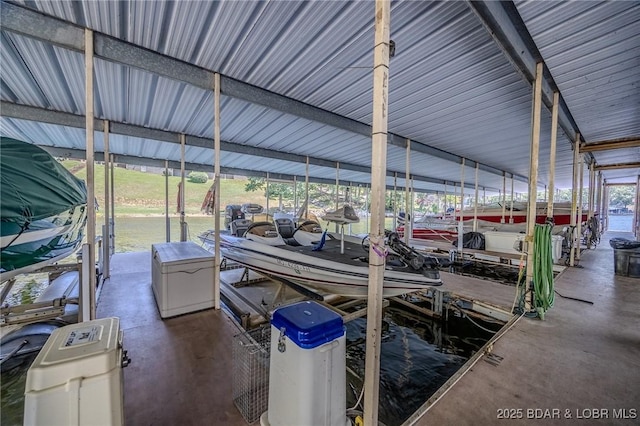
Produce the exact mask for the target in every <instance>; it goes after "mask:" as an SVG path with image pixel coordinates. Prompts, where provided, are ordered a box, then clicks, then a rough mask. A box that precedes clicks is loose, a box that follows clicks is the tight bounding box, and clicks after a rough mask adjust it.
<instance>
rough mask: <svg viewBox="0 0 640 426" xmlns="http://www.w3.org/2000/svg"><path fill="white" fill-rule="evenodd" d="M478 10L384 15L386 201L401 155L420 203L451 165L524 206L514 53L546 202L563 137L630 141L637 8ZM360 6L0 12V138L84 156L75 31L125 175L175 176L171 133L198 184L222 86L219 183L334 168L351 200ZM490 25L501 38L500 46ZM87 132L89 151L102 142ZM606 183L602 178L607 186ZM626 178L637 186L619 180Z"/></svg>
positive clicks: (402, 9)
mask: <svg viewBox="0 0 640 426" xmlns="http://www.w3.org/2000/svg"><path fill="white" fill-rule="evenodd" d="M493 3H494V2H473V3H467V2H414V1H394V2H392V11H391V38H392V39H393V40H394V41H395V44H396V54H395V56H394V57H393V58H391V64H390V83H389V84H390V86H389V131H390V132H391V133H392V134H391V135H390V144H389V145H388V153H387V169H388V171H389V172H388V177H387V184H388V185H393V180H394V179H393V176H395V175H396V174H397V176H398V179H396V182H402V183H401V184H400V183H398V184H399V185H404V173H405V159H406V152H405V149H404V146H405V143H406V139H407V138H408V139H411V148H412V154H411V164H410V173H411V174H412V175H413V176H414V185H415V188H416V189H417V190H424V191H442V190H443V189H444V187H445V185H446V186H447V187H448V190H449V191H451V190H452V186H453V184H454V182H457V184H458V185H459V183H460V181H461V180H462V176H461V165H460V162H461V159H462V158H465V159H466V160H465V163H466V166H465V167H464V170H465V171H464V182H465V186H466V187H467V192H469V191H472V188H473V186H474V184H475V182H474V181H475V166H476V162H477V163H479V167H480V170H479V173H478V175H479V179H478V180H479V182H480V188H481V189H482V188H485V187H486V188H487V189H488V190H491V191H495V190H498V189H501V188H502V182H503V174H506V176H507V189H508V190H509V187H510V180H511V176H512V175H516V179H515V188H516V191H518V192H526V190H527V185H526V183H525V182H524V181H525V180H526V177H527V176H528V173H529V144H530V132H531V130H530V127H531V124H530V123H531V104H532V95H531V83H530V81H531V77H530V75H528V71H529V70H528V69H527V62H526V60H525V59H522V58H519V57H517V55H514V54H510V50H509V46H510V45H512V46H518V43H521V44H524V45H526V46H527V47H528V49H529V50H530V51H531V55H532V56H535V55H540V56H541V57H542V59H544V61H545V64H546V67H547V71H548V73H549V75H550V76H551V78H550V79H549V81H550V83H547V84H549V85H550V87H552V88H553V87H554V85H557V87H558V88H559V90H560V92H561V95H562V99H563V109H562V111H561V125H562V128H561V129H560V130H559V132H558V148H557V166H556V167H557V171H556V183H557V185H558V186H560V187H570V185H571V162H572V142H571V141H572V140H574V139H575V134H573V132H574V131H575V130H579V131H580V132H581V134H582V136H583V141H585V142H586V144H587V145H588V144H589V143H590V142H595V141H601V140H608V139H619V138H637V137H638V135H640V113H639V108H640V107H639V101H638V99H640V96H639V95H640V85H639V80H640V71H639V70H640V66H638V65H640V64H639V63H638V61H639V59H638V58H639V57H640V55H638V53H639V52H638V49H639V45H640V42H639V41H640V25H638V24H640V7H639V3H637V2H588V3H584V4H582V3H580V2H578V3H576V2H571V3H565V2H519V1H518V2H516V3H515V4H514V3H510V2H500V3H496V4H493ZM373 5H374V3H373V2H359V1H355V2H308V1H223V2H206V1H190V2H146V1H119V2H108V1H83V2H60V1H38V2H31V1H18V2H12V3H6V2H2V21H1V22H2V32H1V37H2V38H1V42H2V43H1V50H0V59H1V60H2V64H3V65H2V76H1V80H2V81H1V83H2V86H1V91H0V95H1V99H2V102H3V103H2V117H1V118H0V132H2V134H6V135H10V136H13V137H16V138H19V139H26V140H28V141H30V142H33V143H38V144H43V145H49V146H52V147H56V148H59V149H60V150H65V149H67V150H68V151H69V152H72V153H74V155H80V154H81V150H82V149H84V131H83V126H84V119H82V120H77V119H76V116H80V115H81V114H83V113H84V109H85V108H84V102H85V100H84V58H83V54H82V49H83V40H82V38H81V33H80V32H78V30H80V29H81V28H79V27H84V26H87V27H89V28H91V29H94V30H95V31H96V42H95V44H96V60H95V95H96V96H95V114H96V117H97V118H99V119H101V120H102V119H106V120H109V121H110V122H111V132H112V134H111V139H110V140H111V143H110V148H111V151H112V152H113V153H115V154H116V155H117V156H120V157H119V158H120V159H121V160H122V161H130V162H136V161H140V162H143V161H150V160H149V159H155V160H157V161H156V162H157V163H160V162H162V163H163V162H164V160H168V161H170V162H173V163H175V162H177V161H179V159H180V147H179V145H178V144H177V143H178V140H177V135H178V134H180V133H185V134H187V150H186V161H187V162H188V163H189V167H191V168H193V169H211V168H212V164H213V151H212V149H211V148H212V145H213V143H212V141H211V139H212V138H213V92H212V90H210V89H211V88H212V87H213V86H212V81H211V75H212V74H211V72H212V71H216V72H219V73H221V74H222V77H223V80H222V84H221V90H222V94H223V96H222V101H221V123H220V124H221V138H222V140H223V141H224V144H223V149H222V153H221V162H222V166H223V167H224V168H225V170H230V171H234V170H235V171H240V170H244V171H245V173H247V174H264V173H266V172H270V173H271V174H272V175H275V174H279V175H282V176H283V177H286V176H294V175H295V176H298V177H301V176H304V173H305V168H306V165H305V158H306V156H309V157H310V158H311V160H310V162H311V166H310V174H311V176H312V178H313V179H317V180H326V181H329V180H333V181H335V177H336V171H335V167H336V164H339V168H340V170H339V172H338V173H339V178H340V179H341V180H342V181H345V182H354V183H355V184H366V183H368V182H369V176H368V167H369V165H370V163H371V137H370V123H371V111H372V107H371V102H372V92H371V90H372V70H371V68H372V64H373V53H372V52H373V49H372V48H373V14H374V10H373V9H374V8H373ZM32 8H35V9H32ZM502 8H504V11H506V12H505V13H506V15H505V16H508V17H509V19H508V20H507V21H505V20H504V18H501V16H502V15H501V14H500V13H501V11H502ZM33 10H37V11H38V12H41V13H43V14H44V15H39V14H34V13H33ZM514 11H516V12H515V13H514ZM49 16H53V17H56V18H59V19H61V20H62V21H58V20H55V19H53V18H50V17H49ZM512 24H513V25H514V28H516V30H515V32H511V33H510V32H509V28H507V27H509V26H510V25H512ZM517 24H520V27H518V25H517ZM76 25H77V26H79V27H76ZM496 26H497V28H498V29H504V36H502V38H500V37H497V36H496V34H497V33H500V32H501V31H493V30H492V29H495V27H496ZM488 29H489V31H488ZM505 46H506V47H505ZM138 47H142V48H144V49H142V50H141V49H138ZM512 50H515V49H512ZM154 52H156V53H154ZM158 54H159V55H158ZM161 55H162V56H161ZM172 58H173V59H172ZM23 107H32V108H23ZM52 112H59V113H63V114H53V113H52ZM550 122H551V119H550V113H549V111H548V109H547V108H543V114H542V135H541V151H540V170H539V183H540V186H541V187H542V185H544V183H545V182H546V181H547V176H548V170H549V166H548V159H549V140H550V126H551V124H550ZM96 130H97V133H96V151H97V152H100V151H101V150H102V142H101V140H102V134H101V133H100V130H102V128H98V127H97V128H96ZM566 131H569V132H570V134H569V136H567V135H566V134H565V132H566ZM118 132H120V133H118ZM74 150H77V151H74ZM624 151H628V152H626V154H625V153H624ZM629 151H630V152H629ZM590 155H592V156H593V157H594V158H595V160H596V163H597V164H610V163H608V162H610V161H611V162H616V163H621V162H630V161H640V158H637V157H638V156H640V152H639V151H638V148H629V149H627V150H616V151H607V152H606V153H605V152H593V153H591V154H590ZM611 156H613V157H611ZM136 159H139V160H136ZM622 160H624V161H622ZM614 173H618V174H619V172H618V171H614V170H606V171H603V174H604V175H605V177H607V176H613V174H614ZM634 173H635V175H637V174H638V173H640V169H639V170H631V171H628V170H627V174H630V175H633V174H634ZM633 181H635V179H633ZM587 182H588V181H587Z"/></svg>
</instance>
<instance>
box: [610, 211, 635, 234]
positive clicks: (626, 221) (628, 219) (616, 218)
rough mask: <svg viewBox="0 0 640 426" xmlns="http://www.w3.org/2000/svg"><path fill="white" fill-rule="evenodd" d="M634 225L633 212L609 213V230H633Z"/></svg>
mask: <svg viewBox="0 0 640 426" xmlns="http://www.w3.org/2000/svg"><path fill="white" fill-rule="evenodd" d="M632 227H633V215H632V214H619V215H609V231H625V232H631V231H632Z"/></svg>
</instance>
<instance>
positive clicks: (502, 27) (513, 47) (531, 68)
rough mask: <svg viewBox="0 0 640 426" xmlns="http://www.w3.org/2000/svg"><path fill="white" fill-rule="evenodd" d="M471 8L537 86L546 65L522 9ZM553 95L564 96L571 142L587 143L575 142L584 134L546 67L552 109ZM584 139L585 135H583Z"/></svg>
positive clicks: (490, 4) (483, 4) (489, 4)
mask: <svg viewBox="0 0 640 426" xmlns="http://www.w3.org/2000/svg"><path fill="white" fill-rule="evenodd" d="M467 5H468V6H469V8H470V9H471V10H472V11H473V13H474V14H475V15H476V16H477V17H478V19H479V20H480V22H481V23H482V25H483V26H484V27H485V29H486V30H487V31H488V32H489V35H490V36H491V37H492V38H493V39H494V41H495V42H496V44H497V45H498V46H499V47H500V49H501V50H502V51H503V52H504V54H505V56H506V57H507V59H508V60H509V61H510V62H511V63H512V64H513V66H514V67H515V69H516V71H518V72H519V73H520V74H521V75H522V77H523V78H524V79H525V80H526V81H527V82H529V83H530V84H532V85H533V82H534V80H535V74H536V64H537V63H538V62H543V64H544V59H543V58H542V56H541V55H540V52H539V51H538V48H537V46H536V44H535V42H534V41H533V38H532V37H531V34H529V31H528V30H527V28H526V25H525V24H524V22H523V21H522V18H521V17H520V14H519V13H518V10H517V9H516V7H515V5H514V4H513V2H512V1H499V2H498V1H490V0H481V1H471V0H467ZM553 92H558V93H559V95H560V96H559V97H560V102H559V109H558V124H559V126H560V127H561V128H562V130H563V132H564V134H565V135H566V137H567V139H569V141H571V142H572V144H573V146H574V147H575V144H576V143H577V144H578V146H579V145H580V144H581V142H584V140H577V141H576V140H575V135H576V134H580V135H582V132H580V130H579V129H578V125H577V123H576V121H575V119H574V118H573V116H572V115H571V112H570V111H569V107H568V106H567V104H566V102H565V101H564V99H563V97H562V93H561V92H560V89H558V86H557V85H556V83H555V81H554V80H553V77H552V76H551V72H550V71H549V69H548V68H547V66H546V64H544V78H543V79H542V101H543V103H544V104H545V105H546V107H547V108H548V109H549V110H551V108H552V107H553ZM580 138H581V139H582V136H580ZM594 161H595V159H594V157H593V156H592V155H591V154H590V155H589V162H594Z"/></svg>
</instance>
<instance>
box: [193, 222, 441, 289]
mask: <svg viewBox="0 0 640 426" xmlns="http://www.w3.org/2000/svg"><path fill="white" fill-rule="evenodd" d="M212 237H213V234H212V233H204V234H202V235H201V236H200V238H201V240H202V241H203V242H204V243H205V244H206V245H209V247H210V246H211V244H212V242H213V238H212ZM387 240H388V243H389V247H388V248H387V249H386V250H385V249H380V250H379V252H380V255H381V256H384V257H385V273H384V290H383V295H384V297H390V296H397V295H400V294H405V293H409V292H412V291H416V290H421V289H425V288H427V287H429V286H439V285H442V280H441V278H440V272H439V270H438V265H439V261H438V259H436V258H432V257H428V256H423V255H421V254H419V253H418V252H416V251H415V250H413V249H412V248H410V247H408V246H406V245H404V244H403V243H402V242H401V241H400V240H399V239H398V238H397V234H395V233H390V234H389V236H388V239H387ZM367 242H368V239H366V238H365V239H364V240H362V239H360V238H356V237H351V236H344V239H343V238H341V236H340V235H338V234H334V233H328V232H326V231H324V232H323V231H322V228H321V227H320V225H319V224H318V223H317V222H314V221H305V222H303V223H302V224H301V225H300V226H298V227H297V228H296V229H295V231H294V232H293V235H292V236H291V237H289V238H283V236H282V235H281V234H280V233H279V232H278V229H277V228H276V226H275V225H274V224H272V223H269V222H259V223H254V224H252V225H251V226H250V227H249V228H248V229H247V231H246V233H245V234H244V237H238V236H234V235H231V234H227V233H223V234H221V235H220V245H221V247H220V250H221V252H222V255H223V256H224V257H225V258H227V259H229V260H232V261H234V262H237V263H239V264H241V265H243V266H246V267H248V268H250V269H253V270H255V271H257V272H260V273H263V274H265V275H269V276H274V277H276V278H278V277H279V278H284V279H286V280H290V281H293V282H294V283H297V284H302V285H303V286H308V287H311V288H314V289H318V290H321V291H326V292H327V293H332V294H339V295H343V296H348V297H356V298H362V297H366V296H367V292H368V285H369V260H368V257H367V256H368V254H369V248H368V244H367Z"/></svg>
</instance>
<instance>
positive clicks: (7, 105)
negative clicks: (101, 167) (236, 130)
mask: <svg viewBox="0 0 640 426" xmlns="http://www.w3.org/2000/svg"><path fill="white" fill-rule="evenodd" d="M0 110H2V115H3V116H4V117H8V118H16V119H20V120H29V121H35V122H39V123H47V124H54V125H62V126H67V127H74V128H77V129H84V128H85V121H84V116H81V115H75V114H71V113H66V112H59V111H50V110H48V109H44V108H38V107H32V106H27V105H20V104H15V103H12V102H6V101H0ZM109 126H110V128H109V131H110V133H111V134H115V135H124V136H131V137H135V138H140V139H152V140H157V141H161V142H169V143H175V144H179V143H180V135H179V133H175V132H169V131H166V130H159V129H152V128H148V127H142V126H136V125H133V124H128V123H121V122H116V121H110V122H109ZM94 127H95V130H96V131H98V132H102V131H103V130H104V121H103V120H99V119H95V120H94ZM186 144H187V146H195V147H199V148H206V149H211V150H213V139H207V138H202V137H198V136H192V135H187V138H186ZM220 148H221V150H222V151H225V152H233V153H238V154H245V155H252V156H256V157H262V158H271V159H275V160H282V161H291V162H294V163H305V162H306V159H307V156H305V155H301V154H293V153H288V152H282V151H274V150H270V149H265V148H259V147H254V146H248V145H241V144H238V143H233V142H228V141H221V143H220ZM133 158H138V157H133ZM140 159H142V157H140ZM140 159H139V160H138V163H136V164H143V163H142V162H141V161H140ZM163 161H164V160H163ZM338 163H339V164H340V169H342V170H350V171H355V172H360V173H366V174H370V173H371V168H370V167H368V166H363V165H360V164H353V163H344V162H341V161H340V162H339V161H332V160H327V159H323V158H316V157H311V156H310V157H309V164H311V165H313V166H319V167H328V168H332V169H335V168H336V167H337V164H338ZM204 166H206V165H203V167H204ZM396 173H398V174H404V172H401V171H394V170H388V171H387V176H388V177H393V176H395V174H396ZM238 174H242V173H238ZM411 177H412V178H413V179H415V180H418V181H421V182H427V183H433V184H437V185H445V184H446V185H451V186H458V187H459V186H460V182H451V181H446V180H443V179H437V178H433V177H429V176H419V175H412V176H411ZM333 182H334V183H335V181H333ZM465 187H466V188H474V186H473V185H472V184H471V183H468V184H466V185H465ZM485 189H489V190H497V189H495V188H490V187H486V188H485Z"/></svg>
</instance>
